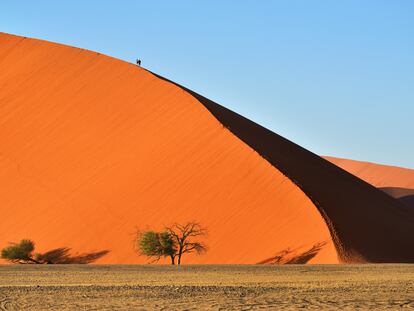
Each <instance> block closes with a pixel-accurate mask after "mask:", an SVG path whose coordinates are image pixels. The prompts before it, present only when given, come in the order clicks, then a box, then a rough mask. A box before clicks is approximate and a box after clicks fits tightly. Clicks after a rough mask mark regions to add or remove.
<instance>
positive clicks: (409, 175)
mask: <svg viewBox="0 0 414 311" xmlns="http://www.w3.org/2000/svg"><path fill="white" fill-rule="evenodd" d="M324 158H325V159H327V160H328V161H330V162H332V163H333V164H335V165H338V166H339V167H341V168H343V169H344V170H346V171H348V172H350V173H351V174H354V175H355V176H358V177H359V178H361V179H363V180H365V181H366V182H368V183H370V184H371V185H373V186H375V187H378V188H381V187H398V188H414V170H412V169H408V168H402V167H398V166H390V165H382V164H376V163H371V162H364V161H355V160H348V159H341V158H334V157H324Z"/></svg>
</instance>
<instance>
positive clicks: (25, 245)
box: [1, 240, 41, 263]
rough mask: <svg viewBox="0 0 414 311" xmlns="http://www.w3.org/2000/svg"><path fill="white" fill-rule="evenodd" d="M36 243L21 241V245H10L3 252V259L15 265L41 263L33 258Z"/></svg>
mask: <svg viewBox="0 0 414 311" xmlns="http://www.w3.org/2000/svg"><path fill="white" fill-rule="evenodd" d="M34 249H35V243H34V242H33V241H31V240H21V241H20V242H19V243H10V245H9V246H7V247H5V248H3V249H2V250H1V258H3V259H6V260H8V261H11V262H13V263H41V262H39V261H37V260H36V259H34V258H33V251H34Z"/></svg>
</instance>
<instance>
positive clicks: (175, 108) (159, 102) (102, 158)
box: [0, 33, 414, 263]
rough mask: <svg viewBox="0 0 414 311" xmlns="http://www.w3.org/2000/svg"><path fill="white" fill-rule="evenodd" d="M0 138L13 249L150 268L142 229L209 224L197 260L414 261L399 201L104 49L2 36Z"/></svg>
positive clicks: (3, 238) (6, 227) (411, 234)
mask: <svg viewBox="0 0 414 311" xmlns="http://www.w3.org/2000/svg"><path fill="white" fill-rule="evenodd" d="M0 133H1V134H0V167H1V170H0V208H1V211H2V216H1V217H0V247H4V246H5V245H6V244H7V242H9V241H17V240H19V239H21V238H31V239H33V240H35V241H36V242H37V246H38V250H39V251H41V252H42V251H48V250H52V249H55V248H59V247H69V248H71V249H72V251H73V253H74V254H76V253H79V254H85V253H88V252H100V251H104V250H107V251H109V253H107V254H106V255H105V256H103V257H101V258H99V259H98V260H97V261H96V263H143V262H146V259H145V258H143V257H139V256H137V255H136V254H135V253H134V249H133V242H132V241H133V234H134V232H135V231H136V229H137V228H138V229H145V228H155V229H159V228H161V227H162V226H163V225H166V224H169V223H172V222H182V221H187V220H196V221H199V222H200V223H202V224H203V225H204V226H206V227H207V228H208V229H209V236H208V238H207V244H208V246H209V251H208V252H207V254H205V255H203V256H187V257H185V258H184V263H257V262H267V263H338V262H414V226H412V223H413V216H412V214H411V213H410V212H409V211H407V209H406V206H405V205H404V204H403V203H401V202H400V201H399V200H396V199H394V198H392V197H390V196H389V195H387V194H385V193H384V192H383V191H380V190H378V189H376V188H375V187H374V186H372V185H370V184H368V183H367V182H365V181H363V180H361V179H359V178H357V177H355V176H354V175H352V174H350V173H348V172H346V171H344V170H342V169H341V168H339V167H337V166H335V165H333V164H331V163H330V162H328V161H326V160H325V159H323V158H321V157H319V156H317V155H315V154H313V153H311V152H309V151H307V150H305V149H303V148H301V147H300V146H298V145H296V144H294V143H292V142H290V141H288V140H286V139H284V138H282V137H280V136H278V135H277V134H275V133H273V132H271V131H269V130H267V129H265V128H263V127H261V126H260V125H257V124H255V123H253V122H252V121H250V120H248V119H245V118H244V117H242V116H240V115H238V114H236V113H234V112H232V111H230V110H228V109H226V108H224V107H222V106H220V105H218V104H216V103H214V102H212V101H210V100H208V99H206V98H204V97H202V96H200V95H198V94H196V93H194V92H192V91H190V90H188V89H186V88H184V87H181V86H179V85H177V84H174V83H172V82H170V81H168V80H166V79H164V78H162V77H160V76H157V75H156V74H153V73H151V72H149V71H147V70H145V69H143V68H139V67H137V66H135V65H133V64H130V63H127V62H124V61H120V60H118V59H115V58H111V57H108V56H105V55H102V54H99V53H96V52H92V51H87V50H83V49H79V48H73V47H69V46H64V45H60V44H56V43H51V42H46V41H42V40H36V39H28V38H23V37H18V36H13V35H9V34H3V33H0ZM330 160H332V159H330ZM338 165H339V163H338ZM356 175H358V174H356ZM359 177H361V178H362V179H364V177H363V176H359ZM367 181H368V180H367ZM368 182H371V181H368ZM413 185H414V183H413ZM375 186H378V185H375ZM381 186H382V185H381ZM384 186H386V185H385V184H384ZM388 186H393V187H394V186H396V187H400V184H398V183H396V184H395V185H388ZM404 187H405V186H404ZM413 188H414V187H413ZM279 257H282V258H279Z"/></svg>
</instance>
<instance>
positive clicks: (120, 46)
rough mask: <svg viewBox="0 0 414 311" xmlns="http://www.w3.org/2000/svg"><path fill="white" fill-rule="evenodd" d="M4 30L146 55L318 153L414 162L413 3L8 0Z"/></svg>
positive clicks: (155, 67) (0, 15)
mask: <svg viewBox="0 0 414 311" xmlns="http://www.w3.org/2000/svg"><path fill="white" fill-rule="evenodd" d="M0 31H3V32H8V33H13V34H17V35H23V36H28V37H36V38H41V39H46V40H50V41H55V42H60V43H65V44H69V45H74V46H79V47H83V48H87V49H90V50H95V51H99V52H102V53H105V54H109V55H111V56H114V57H118V58H121V59H124V60H126V61H131V62H133V61H135V59H136V58H140V59H142V61H143V63H142V65H143V67H146V68H148V69H150V70H152V71H155V72H156V73H158V74H161V75H163V76H165V77H167V78H169V79H171V80H173V81H176V82H178V83H180V84H183V85H185V86H186V87H188V88H190V89H193V90H194V91H196V92H198V93H201V94H202V95H204V96H206V97H208V98H210V99H212V100H214V101H216V102H218V103H220V104H222V105H224V106H226V107H228V108H230V109H232V110H234V111H236V112H238V113H240V114H242V115H244V116H246V117H248V118H250V119H252V120H253V121H255V122H257V123H260V124H262V125H263V126H265V127H267V128H269V129H271V130H273V131H274V132H276V133H278V134H281V135H283V136H285V137H286V138H288V139H290V140H292V141H294V142H296V143H298V144H300V145H302V146H303V147H305V148H308V149H310V150H311V151H313V152H315V153H318V154H322V155H332V156H339V157H346V158H353V159H358V160H367V161H372V162H379V163H386V164H393V165H399V166H406V167H411V168H414V140H413V133H414V1H411V0H405V1H403V0H387V1H385V0H372V1H371V0H363V1H361V0H347V1H334V0H332V1H329V0H325V1H322V0H302V1H297V0H285V1H277V0H275V1H270V0H269V1H266V0H261V1H258V0H251V1H242V0H237V1H236V0H235V1H230V0H227V1H224V0H217V1H212V0H209V1H195V0H188V1H184V0H180V1H178V0H177V1H171V0H165V1H155V0H151V1H150V0H148V1H138V0H137V1H126V0H123V1H121V0H119V1H117V0H113V1H104V0H100V1H93V0H88V1H86V0H79V1H75V0H68V1H63V0H62V1H61V0H51V1H46V0H36V1H19V0H1V1H0ZM0 91H1V90H0Z"/></svg>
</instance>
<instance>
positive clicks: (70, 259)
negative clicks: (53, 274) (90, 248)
mask: <svg viewBox="0 0 414 311" xmlns="http://www.w3.org/2000/svg"><path fill="white" fill-rule="evenodd" d="M70 251H71V249H70V248H69V247H60V248H55V249H52V250H50V251H47V252H45V253H41V254H36V260H37V261H39V262H43V263H46V264H89V263H92V262H94V261H96V260H98V259H99V258H102V257H103V256H105V255H106V254H108V253H109V250H102V251H98V252H90V253H82V254H79V255H71V254H70Z"/></svg>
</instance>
